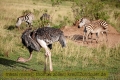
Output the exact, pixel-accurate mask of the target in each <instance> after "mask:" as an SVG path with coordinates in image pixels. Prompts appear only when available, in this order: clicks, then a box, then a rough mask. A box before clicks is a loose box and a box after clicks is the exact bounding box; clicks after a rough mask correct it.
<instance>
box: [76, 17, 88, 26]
mask: <svg viewBox="0 0 120 80" xmlns="http://www.w3.org/2000/svg"><path fill="white" fill-rule="evenodd" d="M88 23H90V20H89V19H87V18H81V19H80V20H79V25H78V28H81V27H83V26H84V25H85V24H88Z"/></svg>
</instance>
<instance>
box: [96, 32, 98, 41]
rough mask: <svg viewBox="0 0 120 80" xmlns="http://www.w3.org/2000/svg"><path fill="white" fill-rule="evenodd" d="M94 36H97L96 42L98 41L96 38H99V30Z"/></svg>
mask: <svg viewBox="0 0 120 80" xmlns="http://www.w3.org/2000/svg"><path fill="white" fill-rule="evenodd" d="M96 36H97V39H96V43H98V40H99V32H98V33H96Z"/></svg>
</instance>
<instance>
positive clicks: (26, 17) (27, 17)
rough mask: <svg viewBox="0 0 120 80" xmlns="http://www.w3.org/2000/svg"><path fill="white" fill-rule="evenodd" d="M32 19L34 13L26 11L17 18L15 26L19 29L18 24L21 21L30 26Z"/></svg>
mask: <svg viewBox="0 0 120 80" xmlns="http://www.w3.org/2000/svg"><path fill="white" fill-rule="evenodd" d="M33 19H34V15H33V14H32V13H28V14H26V15H24V16H20V17H18V18H17V21H16V27H17V28H18V29H19V28H20V25H21V24H22V23H23V22H26V23H27V24H28V26H29V27H30V26H32V22H33Z"/></svg>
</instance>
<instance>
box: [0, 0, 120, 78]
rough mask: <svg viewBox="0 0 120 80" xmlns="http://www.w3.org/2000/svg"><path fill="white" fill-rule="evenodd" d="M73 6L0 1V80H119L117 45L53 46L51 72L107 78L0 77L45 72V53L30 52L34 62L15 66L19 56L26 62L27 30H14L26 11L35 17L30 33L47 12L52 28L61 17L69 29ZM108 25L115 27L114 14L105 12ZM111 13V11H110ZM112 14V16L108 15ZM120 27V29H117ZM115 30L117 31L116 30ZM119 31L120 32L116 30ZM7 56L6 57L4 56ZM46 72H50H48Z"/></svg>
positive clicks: (41, 1) (37, 0) (26, 0)
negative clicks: (100, 73)
mask: <svg viewBox="0 0 120 80" xmlns="http://www.w3.org/2000/svg"><path fill="white" fill-rule="evenodd" d="M71 5H72V2H69V1H65V2H64V3H62V4H61V5H59V6H55V7H52V5H51V2H50V0H48V1H47V0H0V80H61V79H62V80H119V79H120V44H118V45H116V46H114V47H110V48H108V47H107V46H106V45H101V46H98V47H96V48H93V47H85V46H81V45H76V44H75V43H74V42H73V41H71V40H69V39H66V40H67V47H66V48H62V47H61V46H60V44H59V43H58V42H56V43H54V44H53V49H52V50H51V53H52V61H53V69H54V71H58V72H59V71H63V72H65V71H70V72H76V71H78V72H79V71H83V72H84V71H89V72H94V71H105V72H107V73H108V76H107V77H102V78H99V77H94V76H90V77H72V78H69V77H68V78H66V77H62V78H61V77H59V78H56V77H51V78H46V77H44V78H41V77H39V78H36V77H30V78H24V77H22V78H21V77H17V78H11V77H3V72H5V71H11V72H12V71H18V72H19V71H40V72H42V71H43V69H44V62H45V61H44V52H45V51H44V49H41V51H40V52H33V58H32V60H30V61H29V62H26V63H19V62H16V60H17V58H18V57H19V56H22V57H24V58H28V56H29V52H28V50H27V49H26V48H25V47H23V44H22V43H21V34H22V32H23V31H24V30H25V29H26V28H27V27H26V26H25V24H24V23H23V24H22V25H21V30H18V29H16V28H15V23H16V19H17V17H19V16H21V15H22V14H23V12H24V11H26V10H29V11H31V12H32V13H33V14H35V21H34V23H33V26H34V27H33V29H36V28H38V27H39V18H40V16H41V15H42V14H43V13H44V12H45V11H46V10H47V12H48V13H49V14H50V15H52V23H53V24H52V25H58V24H60V22H61V21H62V20H64V17H68V20H70V23H69V24H67V25H72V24H73V22H74V17H73V13H72V10H71ZM108 10H109V12H110V19H109V21H110V22H114V23H113V24H117V22H116V21H115V19H114V18H113V11H115V10H117V11H120V10H119V9H114V10H113V9H112V8H109V9H108ZM112 10H113V11H112ZM111 11H112V12H111ZM119 27H120V26H119ZM116 29H119V28H118V27H116ZM118 31H119V30H118ZM7 54H8V55H7ZM48 71H49V70H48Z"/></svg>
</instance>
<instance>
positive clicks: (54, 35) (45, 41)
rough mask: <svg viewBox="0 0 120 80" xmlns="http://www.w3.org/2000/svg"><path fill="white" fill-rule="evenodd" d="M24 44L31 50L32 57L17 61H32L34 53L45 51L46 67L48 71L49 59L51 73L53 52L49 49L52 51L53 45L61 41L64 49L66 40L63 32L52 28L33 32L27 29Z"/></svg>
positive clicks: (23, 37)
mask: <svg viewBox="0 0 120 80" xmlns="http://www.w3.org/2000/svg"><path fill="white" fill-rule="evenodd" d="M21 39H22V43H23V44H24V46H26V47H27V49H28V50H29V53H30V56H29V58H28V59H24V58H22V57H19V58H18V60H17V61H19V62H27V61H29V60H31V59H32V51H33V50H34V51H40V48H44V49H45V67H44V71H46V65H47V59H48V58H49V68H50V71H53V68H52V61H51V52H50V50H49V49H52V43H53V42H56V41H59V42H60V44H61V45H62V47H65V46H66V40H65V37H64V34H63V32H62V31H61V30H60V29H55V28H51V27H43V28H38V29H37V30H34V31H32V29H31V28H29V29H26V30H25V31H24V32H23V34H22V36H21Z"/></svg>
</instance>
